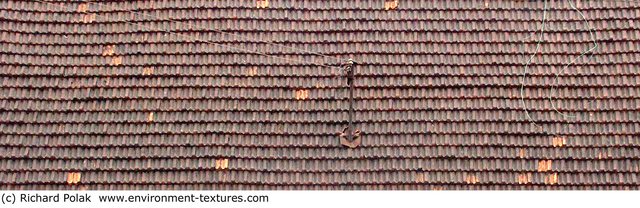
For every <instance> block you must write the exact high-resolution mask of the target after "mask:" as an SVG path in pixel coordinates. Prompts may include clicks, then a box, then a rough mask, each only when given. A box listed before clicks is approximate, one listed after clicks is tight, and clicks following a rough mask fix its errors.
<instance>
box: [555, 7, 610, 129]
mask: <svg viewBox="0 0 640 208" xmlns="http://www.w3.org/2000/svg"><path fill="white" fill-rule="evenodd" d="M567 2H569V5H570V6H571V8H572V9H574V10H576V11H577V12H578V14H580V16H581V17H582V19H583V20H584V23H585V25H586V27H587V29H588V30H589V36H590V37H591V40H592V41H593V47H591V48H589V49H588V50H586V51H584V52H582V53H581V54H580V55H579V56H578V57H576V58H574V59H572V60H571V61H570V62H568V63H567V65H565V66H564V67H563V68H562V70H561V71H560V72H562V73H564V71H565V70H567V68H569V66H570V65H572V64H574V63H575V62H576V61H577V60H578V59H580V58H582V57H584V56H585V55H586V54H588V53H591V55H593V51H595V50H596V49H597V48H598V43H597V42H596V38H595V36H594V34H593V33H594V32H593V31H594V29H593V27H591V25H590V24H589V21H587V18H586V17H585V16H584V14H583V13H582V12H581V11H580V10H579V9H577V8H576V7H575V5H574V4H573V2H572V1H571V0H567ZM559 79H560V74H559V73H555V79H554V84H553V85H551V92H550V93H549V102H551V108H553V110H554V111H556V112H557V113H559V114H560V115H562V116H563V117H565V118H567V117H569V118H575V117H576V116H575V115H568V114H566V113H563V112H560V111H559V110H558V108H557V107H556V105H555V104H554V102H553V98H552V96H553V93H554V92H555V85H557V84H558V80H559Z"/></svg>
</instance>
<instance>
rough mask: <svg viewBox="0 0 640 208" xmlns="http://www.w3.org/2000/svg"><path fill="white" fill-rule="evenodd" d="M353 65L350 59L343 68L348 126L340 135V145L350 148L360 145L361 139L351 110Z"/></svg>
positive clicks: (352, 109)
mask: <svg viewBox="0 0 640 208" xmlns="http://www.w3.org/2000/svg"><path fill="white" fill-rule="evenodd" d="M354 64H355V62H354V61H353V60H352V59H349V60H348V61H347V63H346V64H345V66H344V73H345V74H346V77H347V84H348V85H349V126H347V127H345V128H344V129H343V130H342V132H339V134H340V143H341V144H342V145H344V146H347V147H350V148H356V147H358V146H359V145H360V143H361V141H362V138H360V133H361V132H360V130H358V129H356V128H355V126H354V124H353V119H354V117H355V115H354V114H355V110H354V108H353V104H354V99H353V91H354V87H353V80H354V76H353V74H354V69H355V68H354Z"/></svg>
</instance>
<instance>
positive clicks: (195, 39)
mask: <svg viewBox="0 0 640 208" xmlns="http://www.w3.org/2000/svg"><path fill="white" fill-rule="evenodd" d="M34 1H36V2H40V3H45V4H49V5H54V6H57V7H59V8H62V9H68V8H66V7H65V6H62V5H58V4H54V3H50V2H47V1H42V0H34ZM94 14H95V13H94ZM95 15H96V17H98V16H101V15H99V14H95ZM122 21H124V22H125V23H127V24H131V25H136V26H140V27H143V28H146V29H150V30H154V29H155V30H157V28H153V27H147V26H144V25H143V24H140V23H134V22H130V21H126V20H122ZM162 31H163V32H166V33H169V34H175V35H177V36H182V37H186V38H191V41H200V42H204V43H207V44H211V45H215V46H220V47H226V48H231V49H235V50H239V51H244V52H246V53H249V54H257V55H262V56H266V57H271V58H274V59H281V60H285V61H290V62H298V63H303V64H312V65H316V66H321V67H329V68H339V67H336V66H330V65H324V64H318V63H313V62H307V61H302V60H299V59H289V58H283V57H279V56H274V55H269V54H266V53H260V52H258V51H252V50H248V49H244V48H238V47H233V46H228V45H225V44H220V43H215V42H211V41H207V40H200V39H198V38H196V37H193V36H190V35H184V34H180V33H176V32H172V31H169V30H162Z"/></svg>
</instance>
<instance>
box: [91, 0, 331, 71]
mask: <svg viewBox="0 0 640 208" xmlns="http://www.w3.org/2000/svg"><path fill="white" fill-rule="evenodd" d="M82 2H85V3H87V4H95V5H97V6H98V7H99V8H100V7H101V8H105V7H106V8H107V9H111V10H113V9H114V8H113V7H111V6H107V5H106V4H102V3H99V2H92V1H87V0H82ZM128 12H130V13H133V14H140V15H144V16H147V17H152V18H154V19H159V20H162V19H161V18H159V17H158V16H156V15H150V14H144V13H140V12H136V11H133V10H128ZM166 21H169V22H174V23H179V24H185V25H187V26H190V27H192V28H196V29H205V28H201V27H195V25H193V24H191V23H188V22H186V23H181V22H178V21H176V20H171V19H166ZM206 29H210V30H213V31H215V32H218V33H221V34H224V35H229V36H234V37H238V38H242V39H246V40H253V41H256V42H262V43H266V44H268V45H272V46H278V47H282V48H288V49H292V50H296V51H302V52H306V53H309V54H313V55H317V56H322V57H325V58H331V59H335V60H340V59H339V58H336V57H332V56H328V55H324V54H321V53H318V52H315V51H309V50H305V49H300V48H295V47H291V46H286V45H283V44H277V43H273V42H268V41H264V40H259V39H254V38H250V37H247V36H243V35H238V34H233V33H230V32H225V31H222V30H216V29H215V28H206Z"/></svg>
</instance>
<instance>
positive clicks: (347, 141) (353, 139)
mask: <svg viewBox="0 0 640 208" xmlns="http://www.w3.org/2000/svg"><path fill="white" fill-rule="evenodd" d="M339 133H340V144H342V145H344V146H347V147H349V148H356V147H358V146H360V143H362V138H361V137H360V134H361V132H360V130H355V131H353V132H352V131H351V130H350V129H349V127H345V128H344V130H342V132H339Z"/></svg>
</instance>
